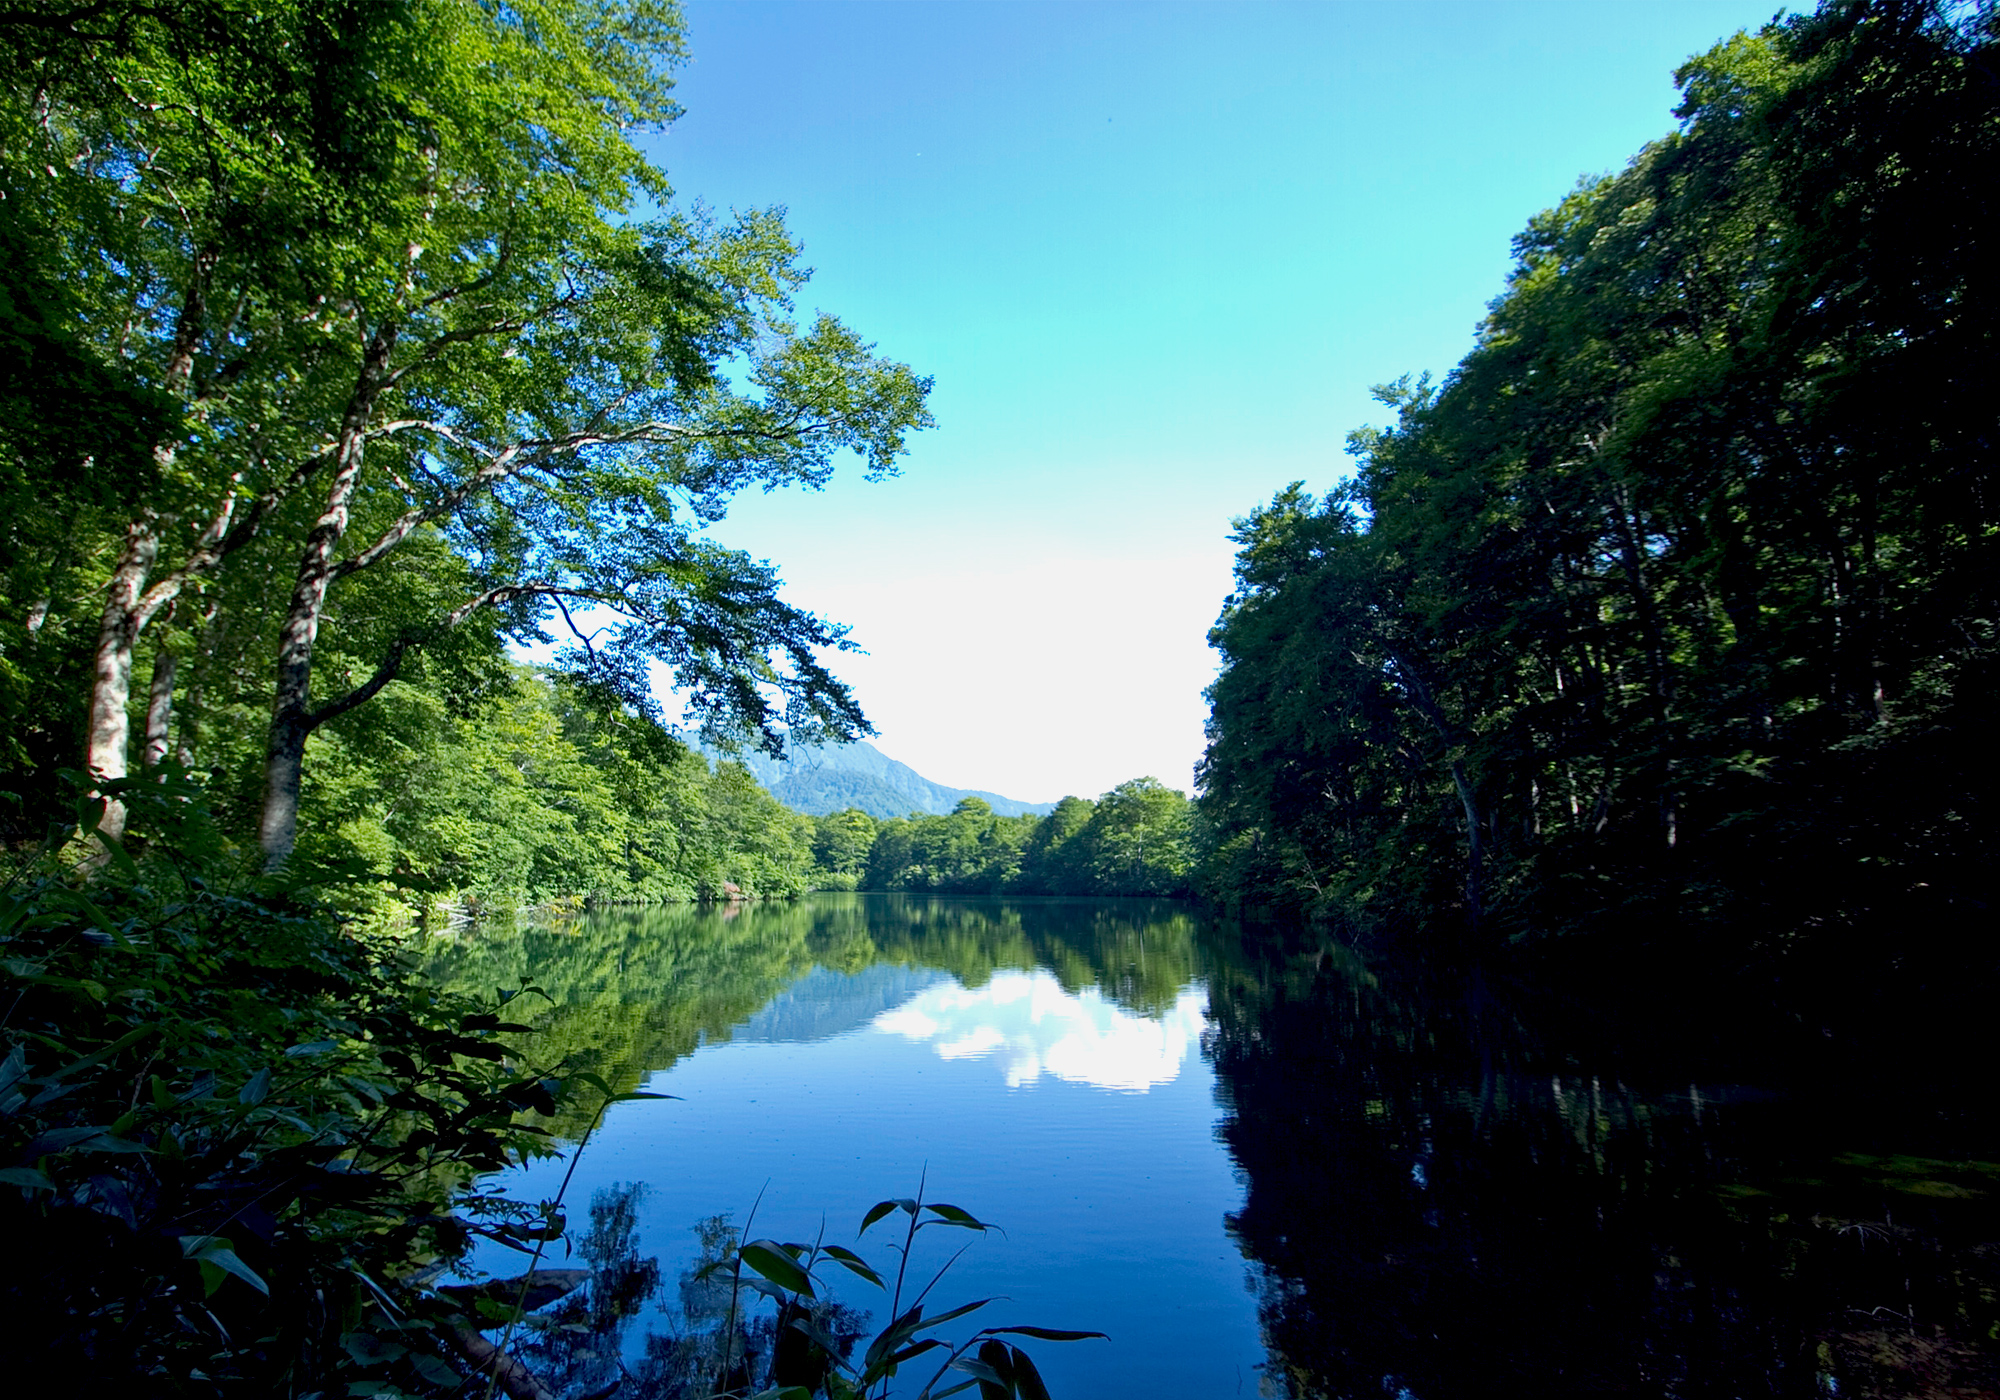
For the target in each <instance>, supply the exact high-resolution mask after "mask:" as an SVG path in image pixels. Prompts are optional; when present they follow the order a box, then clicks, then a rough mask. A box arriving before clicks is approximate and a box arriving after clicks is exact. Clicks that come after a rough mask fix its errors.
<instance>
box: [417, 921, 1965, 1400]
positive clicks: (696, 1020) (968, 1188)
mask: <svg viewBox="0 0 2000 1400" xmlns="http://www.w3.org/2000/svg"><path fill="white" fill-rule="evenodd" d="M435 967H436V969H437V971H438V973H439V975H440V976H441V977H443V978H445V979H446V980H448V981H454V982H457V983H459V984H461V985H467V986H474V987H481V988H484V989H485V990H487V991H490V990H491V989H492V988H493V987H495V986H503V985H509V984H512V983H516V982H518V981H519V980H520V979H521V978H522V977H523V976H526V977H529V978H531V979H532V980H534V981H536V982H537V983H538V984H539V985H541V986H543V987H545V988H546V989H547V990H548V992H549V994H550V996H551V997H552V998H553V999H554V1003H555V1004H554V1007H553V1009H552V1010H551V1011H550V1012H549V1013H548V1015H547V1017H546V1019H545V1021H544V1022H543V1028H542V1030H541V1032H540V1033H539V1034H538V1035H537V1036H535V1037H533V1038H532V1044H531V1045H530V1047H529V1048H530V1050H531V1052H533V1053H537V1054H545V1055H551V1056H552V1055H555V1054H558V1053H560V1054H573V1055H577V1056H579V1057H582V1058H584V1059H587V1060H589V1061H591V1062H592V1063H593V1064H594V1065H595V1066H596V1067H597V1068H598V1069H599V1071H600V1072H602V1073H604V1074H605V1075H606V1077H607V1078H609V1079H611V1080H612V1081H613V1082H614V1084H615V1085H616V1086H617V1087H621V1088H622V1087H629V1086H633V1085H641V1084H643V1086H644V1087H646V1088H647V1089H650V1090H651V1091H653V1092H657V1093H664V1094H674V1095H678V1096H679V1097H678V1098H677V1099H675V1100H659V1101H651V1102H634V1103H625V1104H620V1105H617V1106H615V1107H614V1108H613V1109H612V1111H611V1112H610V1113H609V1114H608V1115H607V1116H606V1120H605V1122H604V1125H603V1126H602V1128H600V1129H599V1131H598V1132H597V1134H596V1135H595V1136H594V1137H593V1139H592V1141H591V1143H590V1145H589V1147H588V1149H587V1150H586V1151H585V1153H584V1154H583V1156H582V1158H581V1159H580V1160H579V1161H578V1162H577V1164H576V1171H575V1178H576V1179H575V1181H574V1182H573V1183H572V1185H571V1187H570V1196H569V1198H568V1199H569V1201H570V1208H571V1214H572V1218H573V1219H576V1220H579V1221H581V1220H582V1219H583V1218H584V1217H585V1215H586V1214H587V1212H586V1209H585V1206H586V1202H587V1201H588V1200H589V1199H590V1198H592V1197H593V1196H595V1197H596V1198H597V1199H599V1200H600V1201H601V1202H604V1203H607V1205H616V1204H617V1203H619V1202H621V1201H632V1202H636V1204H635V1205H633V1207H632V1209H633V1210H634V1211H635V1212H636V1213H635V1215H634V1216H633V1220H632V1222H631V1223H632V1225H633V1229H632V1230H631V1231H628V1234H630V1235H632V1236H633V1237H634V1238H635V1240H636V1244H635V1245H634V1246H633V1247H634V1248H635V1249H636V1253H637V1255H639V1256H643V1258H644V1259H646V1260H657V1261H658V1263H657V1268H658V1287H657V1288H652V1287H651V1285H650V1284H649V1285H648V1287H647V1288H645V1289H639V1290H636V1292H639V1293H649V1294H650V1296H648V1297H646V1298H645V1299H644V1300H643V1301H641V1302H638V1303H634V1304H633V1305H632V1306H629V1307H624V1308H622V1310H614V1312H616V1313H617V1315H616V1316H612V1315H610V1314H606V1313H603V1311H602V1310H601V1309H600V1310H599V1312H600V1316H599V1317H598V1319H597V1323H598V1326H599V1329H600V1331H602V1332H604V1333H605V1334H606V1339H602V1340H601V1345H599V1346H598V1349H597V1350H598V1356H597V1361H598V1363H600V1370H602V1369H603V1363H604V1362H605V1358H606V1357H608V1356H613V1355H615V1356H619V1357H622V1358H623V1361H624V1364H625V1366H626V1369H627V1371H628V1373H629V1374H630V1375H631V1376H632V1377H633V1379H631V1380H628V1382H627V1386H626V1389H625V1390H624V1391H623V1392H621V1393H623V1394H627V1395H630V1396H633V1397H638V1396H640V1395H659V1396H668V1395H674V1394H681V1393H689V1392H688V1391H687V1390H686V1389H685V1388H683V1389H682V1390H678V1391H677V1390H676V1389H675V1388H674V1385H675V1382H673V1380H672V1377H671V1375H670V1374H669V1372H668V1370H663V1369H662V1368H661V1366H659V1365H657V1364H655V1365H652V1366H651V1367H650V1369H649V1366H648V1358H649V1357H650V1358H651V1359H652V1360H653V1361H655V1362H657V1361H658V1359H659V1358H660V1357H661V1356H663V1355H665V1354H666V1353H667V1352H668V1351H670V1350H671V1349H672V1347H674V1346H676V1345H680V1346H682V1347H683V1349H685V1347H686V1346H687V1345H689V1344H691V1343H690V1339H691V1338H695V1339H698V1337H699V1335H700V1333H701V1331H702V1329H703V1328H704V1327H710V1328H712V1327H713V1326H714V1325H715V1324H714V1319H713V1316H712V1311H711V1313H704V1312H703V1310H702V1307H701V1306H700V1304H701V1303H702V1298H701V1296H700V1294H701V1290H700V1288H699V1287H694V1288H692V1289H691V1288H690V1285H689V1283H688V1281H687V1276H688V1274H689V1271H690V1270H691V1269H692V1267H693V1266H694V1264H695V1263H696V1262H697V1260H698V1258H699V1257H700V1255H701V1249H702V1242H701V1241H700V1239H699V1238H698V1237H697V1235H696V1233H695V1228H694V1227H695V1226H696V1225H697V1224H698V1223H699V1222H701V1221H703V1220H705V1219H709V1218H711V1217H714V1216H717V1215H721V1214H730V1215H731V1216H732V1217H733V1219H734V1221H735V1223H737V1224H739V1225H740V1224H741V1223H742V1222H743V1220H744V1217H745V1215H746V1213H747V1212H748V1210H749V1208H750V1206H751V1204H752V1202H753V1200H756V1199H757V1197H758V1193H759V1192H760V1191H762V1193H763V1198H762V1202H761V1204H759V1205H758V1211H759V1216H758V1220H757V1222H756V1226H755V1230H754V1233H755V1234H758V1235H763V1234H767V1233H769V1234H772V1235H775V1236H776V1237H778V1238H781V1239H808V1240H809V1239H811V1238H813V1237H814V1235H815V1233H816V1232H817V1231H818V1230H819V1229H820V1228H821V1224H820V1222H821V1220H822V1218H824V1220H825V1221H826V1227H825V1228H826V1229H827V1238H828V1239H829V1240H832V1241H838V1242H842V1243H850V1244H851V1243H854V1233H853V1232H854V1227H855V1226H856V1225H858V1223H859V1219H860V1216H861V1213H862V1211H863V1210H865V1209H866V1207H867V1205H868V1204H870V1203H871V1202H873V1201H875V1200H877V1199H880V1198H882V1197H886V1196H894V1195H903V1194H907V1193H908V1192H910V1191H911V1190H913V1189H914V1187H915V1184H916V1181H917V1179H918V1177H919V1175H920V1174H921V1173H926V1172H927V1173H928V1181H929V1183H930V1190H931V1192H932V1194H933V1196H934V1197H936V1198H940V1199H944V1200H948V1201H952V1202H955V1203H957V1204H960V1205H963V1206H965V1207H967V1208H968V1209H971V1210H973V1211H974V1212H976V1213H977V1214H979V1215H980V1216H982V1217H985V1218H988V1219H991V1220H995V1221H997V1222H999V1223H1000V1224H1001V1225H1003V1226H1004V1227H1005V1229H1006V1234H1005V1236H1004V1237H1002V1236H997V1235H996V1236H989V1237H986V1238H982V1239H979V1240H977V1241H975V1242H974V1247H973V1249H972V1250H971V1251H970V1252H969V1253H968V1254H967V1255H966V1256H965V1258H964V1259H963V1260H961V1261H960V1263H959V1264H958V1265H957V1266H955V1268H954V1270H953V1272H952V1273H951V1274H950V1275H949V1276H948V1279H947V1282H946V1283H945V1284H941V1285H940V1286H939V1293H938V1297H939V1299H940V1300H941V1301H945V1302H956V1301H962V1300H964V1299H967V1298H971V1297H978V1296H985V1295H986V1294H989V1293H994V1294H1003V1295H1006V1296H1007V1297H1008V1298H1009V1299H1010V1301H1009V1302H1007V1303H1006V1304H1004V1305H1003V1304H995V1305H993V1308H992V1309H990V1310H989V1313H990V1314H991V1320H992V1321H994V1322H1001V1323H1006V1322H1029V1323H1036V1324H1041V1325H1047V1326H1057V1327H1076V1328H1096V1329H1100V1330H1103V1331H1106V1332H1108V1333H1110V1334H1111V1340H1110V1341H1109V1342H1090V1343H1075V1344H1064V1345H1049V1346H1044V1347H1041V1348H1040V1349H1039V1350H1038V1352H1037V1355H1038V1359H1039V1360H1040V1361H1041V1362H1042V1363H1043V1370H1044V1374H1045V1375H1046V1376H1047V1377H1048V1379H1049V1382H1050V1385H1051V1388H1052V1390H1053V1391H1054V1393H1055V1394H1056V1395H1057V1396H1058V1397H1062V1396H1065V1395H1067V1396H1142V1395H1144V1396H1151V1395H1163V1394H1175V1395H1202V1396H1206V1395H1221V1396H1227V1395H1271V1396H1296V1397H1308V1396H1311V1397H1356V1398H1357V1400H1358V1398H1359V1397H1370V1398H1371V1400H1373V1397H1386V1398H1387V1400H1401V1397H1406V1396H1407V1397H1413V1400H1445V1397H1459V1396H1495V1395H1505V1396H1511V1395H1523V1396H1526V1395H1537V1396H1542V1395H1551V1396H1567V1395H1574V1396H1592V1395H1643V1396H1661V1397H1667V1396H1675V1397H1683V1396H1684V1397H1702V1396H1766V1395H1768V1396H1799V1397H1807V1396H1814V1397H1817V1396H1835V1395H1839V1396H1862V1395H1879V1396H1981V1395H2000V1342H1996V1337H2000V1111H1996V1102H1995V1097H1994V1094H1993V1088H1992V1073H1993V1069H1994V1057H1993V1056H1992V1055H1991V1053H1990V1051H1988V1050H1987V1049H1986V1045H1987V1041H1986V1036H1985V1032H1984V1028H1983V1025H1982V1019H1981V1018H1980V1016H1979V1015H1978V1012H1979V1010H1980V1006H1981V1004H1982V1003H1981V1002H1980V1000H1979V998H1978V997H1977V996H1976V995H1974V994H1972V993H1971V992H1970V991H1968V986H1969V984H1966V985H1960V986H1958V987H1956V988H1954V987H1952V986H1950V985H1948V983H1947V982H1944V981H1939V982H1936V983H1935V984H1934V985H1926V984H1924V983H1923V982H1922V980H1921V979H1919V980H1917V981H1914V982H1912V983H1910V984H1909V985H1907V986H1901V987H1889V986H1887V985H1886V984H1885V983H1884V982H1883V981H1882V980H1881V979H1879V978H1873V977H1868V978H1849V979H1847V980H1846V981H1845V982H1841V983H1839V984H1838V985H1834V984H1833V983H1829V984H1828V985H1827V986H1826V987H1824V988H1818V987H1816V988H1812V989H1809V991H1810V994H1809V995H1807V996H1805V997H1803V998H1802V997H1800V996H1799V995H1797V994H1796V993H1797V992H1798V991H1799V989H1798V988H1796V987H1794V988H1789V989H1784V988H1779V987H1778V986H1776V985H1775V984H1770V983H1769V982H1768V980H1766V981H1760V980H1759V975H1757V974H1751V973H1745V972H1743V971H1741V970H1738V971H1736V972H1734V973H1732V974H1730V975H1729V976H1727V977H1723V976H1715V977H1704V975H1703V969H1702V968H1701V967H1699V966H1682V967H1680V968H1678V969H1676V970H1674V971H1673V972H1672V973H1671V975H1668V973H1666V972H1664V971H1661V970H1657V969H1656V970H1655V972H1653V973H1648V974H1633V973H1631V972H1630V971H1629V969H1628V970H1626V971H1625V972H1624V974H1623V976H1622V978H1621V976H1619V975H1614V970H1613V969H1611V968H1609V967H1597V968H1594V969H1589V970H1583V971H1579V970H1578V969H1577V968H1576V967H1574V966H1572V967H1570V968H1569V969H1567V970H1566V971H1565V972H1563V973H1562V974H1561V975H1557V974H1556V973H1555V972H1554V971H1552V970H1551V969H1547V968H1542V969H1537V970H1535V971H1534V972H1532V973H1530V972H1526V971H1524V970H1523V969H1522V968H1520V967H1515V968H1512V969H1507V968H1498V967H1487V968H1484V969H1470V970H1459V971H1454V972H1450V973H1440V972H1436V971H1415V970H1410V969H1405V968H1399V967H1397V966H1394V965H1392V964H1389V963H1385V962H1381V961H1373V962H1371V961H1369V960H1366V959H1363V958H1362V957H1360V956H1358V955H1356V954H1355V953H1354V952H1352V951H1351V950H1349V949H1347V948H1345V947H1344V946H1342V945H1340V944H1338V943H1337V942H1334V941H1331V940H1328V939H1325V938H1323V937H1320V936H1318V935H1314V934H1309V933H1307V932H1304V931H1302V930H1298V929H1286V928H1281V927H1259V926H1252V925H1245V924H1241V923H1232V922H1225V921H1219V920H1213V919H1207V918H1204V917H1201V916H1199V915H1197V914H1195V913H1193V912H1191V911H1190V910H1189V909H1187V908H1186V907H1185V906H1176V905H1167V904H1151V903H1146V902H1142V901H1112V900H997V899H996V900H982V899H928V898H920V897H913V896H820V897H816V898H814V899H810V900H805V901H800V902H798V903H796V904H787V905H776V904H773V905H759V906H752V907H747V908H736V909H728V910H714V909H709V910H692V909H668V910H643V911H629V912H622V913H610V914H603V915H595V916H592V917H591V918H588V919H586V920H582V921H579V922H577V923H575V924H571V925H567V926H562V927H557V928H548V929H530V930H522V931H501V930H491V929H488V930H482V931H480V932H478V933H476V934H474V935H471V936H468V937H465V938H461V939H459V940H457V941H455V942H452V943H447V944H441V945H440V946H439V948H438V950H437V953H436V957H435ZM1781 991H1783V992H1784V993H1785V994H1784V995H1780V994H1779V993H1780V992H1781ZM1927 997H1928V998H1929V999H1928V1001H1927V1000H1926V998H1927ZM562 1126H563V1128H564V1130H565V1131H567V1132H568V1133H569V1134H570V1135H571V1136H572V1137H573V1136H574V1135H575V1134H576V1133H577V1132H578V1131H580V1127H581V1125H580V1124H578V1123H570V1124H566V1125H562ZM567 1166H568V1164H567V1162H565V1161H563V1160H560V1159H558V1160H552V1161H548V1162H544V1163H540V1164H537V1165H536V1166H534V1167H531V1168H528V1169H526V1170H524V1171H523V1172H521V1173H518V1174H516V1176H515V1179H514V1180H513V1181H511V1182H510V1183H508V1184H509V1185H511V1186H512V1187H513V1188H514V1189H515V1190H516V1191H518V1192H519V1193H520V1194H522V1195H524V1196H527V1197H530V1198H535V1197H542V1196H547V1195H551V1194H553V1192H554V1190H555V1189H556V1186H557V1184H558V1183H559V1182H560V1179H561V1177H562V1174H563V1172H564V1170H566V1168H567ZM633 1183H643V1184H644V1191H643V1194H640V1195H637V1196H632V1195H629V1194H626V1195H621V1194H620V1193H621V1192H627V1193H629V1189H630V1186H631V1185H632V1184H633ZM860 1247H861V1248H862V1250H863V1252H864V1253H865V1254H868V1253H871V1252H872V1253H881V1252H882V1251H881V1249H880V1241H878V1240H876V1239H875V1237H874V1236H873V1235H872V1234H871V1236H870V1237H868V1239H867V1240H865V1241H863V1242H862V1245H861V1246H860ZM481 1262H482V1263H483V1264H485V1265H486V1266H487V1267H490V1268H492V1269H494V1270H495V1271H496V1272H505V1271H511V1267H512V1266H511V1265H510V1264H509V1263H508V1261H506V1260H501V1259H482V1261H481ZM878 1262H879V1261H878ZM641 1272H643V1270H642V1271H641ZM628 1275H629V1276H630V1277H638V1276H639V1275H636V1274H629V1271H628ZM647 1277H650V1275H648V1276H647ZM605 1291H606V1292H607V1295H608V1293H609V1292H613V1291H616V1290H611V1289H607V1290H605ZM634 1291H635V1290H633V1289H630V1288H627V1289H626V1290H625V1292H626V1293H628V1294H630V1293H633V1292H634ZM841 1298H842V1301H843V1302H844V1303H847V1304H849V1305H851V1306H853V1307H854V1308H857V1309H861V1310H865V1311H873V1312H876V1313H880V1312H882V1311H884V1309H885V1307H886V1303H885V1302H884V1301H883V1300H881V1299H880V1298H879V1297H878V1296H877V1295H875V1294H874V1293H873V1290H871V1289H869V1288H868V1287H867V1286H866V1285H865V1284H862V1283H860V1282H859V1281H858V1280H854V1281H852V1286H850V1287H847V1288H844V1289H843V1290H842V1293H841ZM1002 1310H1004V1311H1005V1313H1006V1316H1004V1317H1003V1316H1000V1315H999V1312H1000V1311H1002ZM882 1320H883V1319H882V1318H880V1317H878V1318H876V1319H875V1321H876V1325H879V1324H880V1322H881V1321H882ZM649 1333H650V1334H651V1335H652V1336H653V1337H654V1339H655V1340H654V1341H653V1343H652V1344H651V1350H650V1351H649V1349H648V1343H647V1341H646V1338H647V1335H648V1334H649ZM579 1345H580V1344H579ZM583 1350H584V1351H585V1352H587V1351H588V1350H589V1348H588V1347H587V1346H586V1347H584V1348H583ZM550 1365H551V1366H552V1367H553V1370H552V1372H551V1374H552V1375H553V1376H554V1378H555V1379H557V1380H564V1379H569V1380H572V1381H574V1382H575V1385H576V1387H577V1389H578V1390H579V1392H581V1390H582V1389H585V1388H587V1386H586V1382H588V1381H591V1380H592V1378H593V1376H594V1375H595V1373H593V1372H591V1371H590V1369H589V1367H588V1366H580V1365H579V1363H578V1362H577V1346H576V1345H572V1346H571V1349H570V1351H569V1352H568V1353H565V1356H564V1357H558V1358H554V1359H552V1360H551V1362H550ZM564 1367H567V1368H568V1369H564ZM669 1369H670V1368H669ZM610 1374H613V1375H615V1369H614V1370H613V1371H612V1372H611V1373H610Z"/></svg>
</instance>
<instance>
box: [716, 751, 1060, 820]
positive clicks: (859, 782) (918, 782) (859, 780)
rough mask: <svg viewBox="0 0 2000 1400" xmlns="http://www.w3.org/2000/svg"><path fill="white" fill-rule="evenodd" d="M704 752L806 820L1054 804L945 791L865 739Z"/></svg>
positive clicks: (1036, 812) (1012, 813) (1030, 810)
mask: <svg viewBox="0 0 2000 1400" xmlns="http://www.w3.org/2000/svg"><path fill="white" fill-rule="evenodd" d="M708 753H709V757H710V758H715V759H729V760H731V761H733V762H736V763H740V764H742V765H743V766H744V767H745V768H748V769H749V770H750V775H751V776H752V777H754V778H755V779H756V780H757V781H758V782H759V783H761V784H763V786H764V790H765V791H767V792H769V793H770V794H771V796H773V797H775V798H777V799H778V800H779V801H780V802H782V803H784V804H785V805H786V806H787V807H790V808H791V809H792V810H793V811H795V812H803V813H805V814H806V815H807V816H809V817H820V816H825V815H826V814H827V813H829V812H839V811H843V810H845V809H846V808H849V807H858V808H860V809H861V810H862V811H864V812H866V813H867V814H868V815H869V816H871V817H906V816H909V815H910V814H911V813H912V812H921V813H928V814H932V815H942V814H944V813H946V812H949V811H951V809H952V808H954V807H956V806H957V805H958V804H959V803H960V802H961V801H962V800H964V799H965V798H968V797H977V798H979V799H980V800H981V801H983V802H985V803H986V804H987V805H988V806H990V807H992V809H993V810H994V812H995V813H997V814H998V815H1000V816H1003V817H1019V816H1037V817H1039V816H1046V815H1047V814H1048V813H1049V812H1051V811H1053V810H1054V809H1055V805H1056V804H1055V803H1053V802H1022V801H1020V800H1018V799H1016V798H1012V797H1002V796H1001V795H1000V794H999V793H997V792H987V791H985V790H983V789H980V788H955V787H946V786H945V785H944V784H943V783H935V782H932V781H931V780H930V779H929V778H926V777H925V776H924V775H923V774H921V773H919V772H917V770H916V769H914V768H912V767H910V765H909V764H907V763H901V762H898V761H897V760H896V759H893V758H891V757H889V755H887V754H885V753H883V752H882V751H881V750H880V749H878V748H876V747H875V746H874V745H873V744H871V743H868V742H867V741H865V740H856V741H855V742H854V743H851V744H795V745H792V746H790V747H789V748H788V749H787V751H786V756H785V757H784V758H783V759H776V758H772V757H771V756H770V755H769V754H767V753H761V752H757V751H755V750H746V751H745V752H743V753H740V754H723V753H720V752H717V751H714V750H710V751H708Z"/></svg>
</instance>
